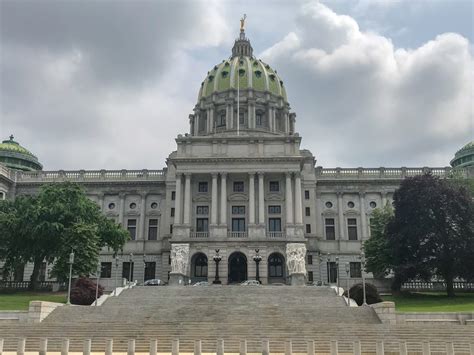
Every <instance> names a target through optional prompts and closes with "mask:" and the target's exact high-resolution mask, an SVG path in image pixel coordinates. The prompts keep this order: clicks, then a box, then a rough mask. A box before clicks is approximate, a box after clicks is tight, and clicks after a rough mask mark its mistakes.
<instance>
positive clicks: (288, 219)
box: [285, 173, 293, 225]
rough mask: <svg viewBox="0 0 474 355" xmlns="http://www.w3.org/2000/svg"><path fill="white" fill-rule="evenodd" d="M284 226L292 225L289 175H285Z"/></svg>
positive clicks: (291, 197)
mask: <svg viewBox="0 0 474 355" xmlns="http://www.w3.org/2000/svg"><path fill="white" fill-rule="evenodd" d="M285 203H286V224H287V225H291V224H293V192H292V188H291V173H286V184H285Z"/></svg>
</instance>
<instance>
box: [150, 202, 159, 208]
mask: <svg viewBox="0 0 474 355" xmlns="http://www.w3.org/2000/svg"><path fill="white" fill-rule="evenodd" d="M150 207H151V208H152V209H154V210H156V209H157V208H158V203H156V202H152V203H151V205H150Z"/></svg>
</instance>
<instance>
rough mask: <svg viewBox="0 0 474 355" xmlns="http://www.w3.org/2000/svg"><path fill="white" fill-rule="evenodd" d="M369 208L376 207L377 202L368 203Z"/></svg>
mask: <svg viewBox="0 0 474 355" xmlns="http://www.w3.org/2000/svg"><path fill="white" fill-rule="evenodd" d="M369 206H370V208H375V207H377V202H375V201H370V203H369Z"/></svg>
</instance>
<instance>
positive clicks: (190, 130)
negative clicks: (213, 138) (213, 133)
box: [189, 114, 194, 135]
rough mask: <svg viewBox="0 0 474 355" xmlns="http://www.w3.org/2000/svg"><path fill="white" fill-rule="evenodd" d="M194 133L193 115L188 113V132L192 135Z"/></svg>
mask: <svg viewBox="0 0 474 355" xmlns="http://www.w3.org/2000/svg"><path fill="white" fill-rule="evenodd" d="M193 133H194V115H192V114H191V115H189V134H190V135H193Z"/></svg>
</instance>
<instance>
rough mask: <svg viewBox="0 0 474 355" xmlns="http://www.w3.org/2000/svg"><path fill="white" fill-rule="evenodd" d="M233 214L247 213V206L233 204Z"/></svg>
mask: <svg viewBox="0 0 474 355" xmlns="http://www.w3.org/2000/svg"><path fill="white" fill-rule="evenodd" d="M232 214H245V206H232Z"/></svg>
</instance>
